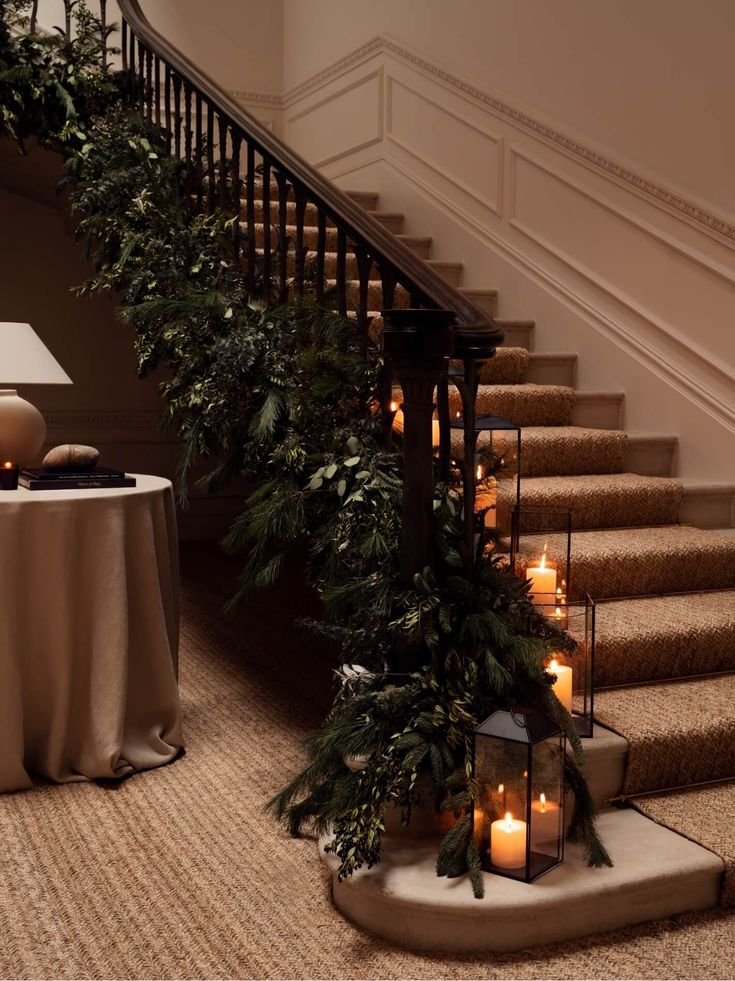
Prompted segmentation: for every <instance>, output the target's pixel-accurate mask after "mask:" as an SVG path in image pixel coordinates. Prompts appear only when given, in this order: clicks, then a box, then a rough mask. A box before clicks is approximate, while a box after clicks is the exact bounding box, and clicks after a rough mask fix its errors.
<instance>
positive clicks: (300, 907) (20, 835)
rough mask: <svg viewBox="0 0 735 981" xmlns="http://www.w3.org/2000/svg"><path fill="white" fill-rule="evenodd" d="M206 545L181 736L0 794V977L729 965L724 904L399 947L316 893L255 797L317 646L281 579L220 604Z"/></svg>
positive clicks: (289, 770) (696, 972)
mask: <svg viewBox="0 0 735 981" xmlns="http://www.w3.org/2000/svg"><path fill="white" fill-rule="evenodd" d="M209 555H210V553H205V552H204V551H203V550H201V549H196V550H192V549H190V550H189V551H188V552H187V556H188V558H187V560H186V563H185V567H184V569H185V573H186V575H185V586H186V589H185V604H184V616H183V622H182V627H183V636H182V678H181V682H182V695H183V701H184V710H185V722H186V735H187V744H188V751H187V755H186V756H185V757H184V758H183V759H181V760H179V761H177V762H175V763H173V764H172V765H170V766H168V767H164V768H162V769H160V770H155V771H151V772H149V773H144V774H140V775H138V776H135V777H133V778H131V779H130V780H128V781H126V782H124V783H122V784H121V785H120V786H119V787H117V789H114V790H113V789H104V788H102V787H100V786H95V785H90V784H70V785H66V786H62V787H57V786H44V787H38V788H36V789H35V790H31V791H27V792H25V793H19V794H11V795H6V796H4V797H3V798H1V799H0V840H1V841H2V843H3V845H2V849H1V850H0V924H1V925H2V940H1V941H0V976H1V977H3V978H299V979H301V978H330V979H331V978H335V979H336V978H361V979H362V978H365V979H368V978H375V979H377V978H384V979H393V978H396V979H397V978H401V979H403V978H406V979H408V978H421V979H430V978H457V979H460V978H468V979H471V978H488V979H490V978H493V979H494V978H499V979H500V978H514V979H515V978H518V979H521V978H550V979H551V978H555V979H576V978H651V979H655V978H682V979H684V978H697V979H699V978H702V979H703V978H718V979H720V978H722V979H725V978H731V977H732V976H733V975H732V971H733V961H732V957H731V954H730V953H729V952H730V951H731V949H732V943H733V940H734V939H735V916H733V915H732V914H730V913H727V912H724V911H712V912H710V913H706V914H692V915H688V916H685V917H681V918H677V919H676V920H668V921H664V922H661V923H654V924H647V925H643V926H639V927H634V928H630V929H627V930H624V931H621V932H618V933H615V934H609V935H605V936H599V937H592V938H588V939H585V940H581V941H576V942H566V943H563V944H558V945H554V946H550V947H545V948H542V949H536V950H531V951H525V952H519V953H516V954H506V955H498V956H487V957H483V958H481V959H477V958H459V957H442V956H438V955H422V954H416V953H408V952H404V951H400V950H397V949H395V948H392V947H389V946H387V945H385V944H383V943H381V942H380V941H377V940H375V939H373V938H371V937H369V936H367V935H366V934H363V933H361V932H360V931H358V930H356V929H354V928H353V927H352V926H351V925H350V924H349V923H348V922H346V921H345V920H344V919H343V918H342V917H341V916H340V914H339V913H337V912H336V910H335V909H334V908H333V906H332V905H331V902H330V898H329V891H328V883H327V878H326V875H325V871H324V867H323V865H322V863H321V861H320V859H319V858H318V856H317V853H316V847H315V844H314V842H313V841H312V840H310V839H303V840H293V839H289V838H288V837H287V836H286V835H285V834H284V833H283V832H282V831H281V830H280V829H279V828H277V827H275V826H274V825H273V823H272V822H271V821H270V819H269V818H268V817H267V816H266V815H264V814H263V810H262V808H263V803H264V802H265V801H266V800H267V799H268V798H269V797H270V795H271V794H273V793H274V791H276V790H277V789H278V788H279V786H280V785H282V784H283V782H284V781H285V780H286V779H287V778H288V777H289V776H290V775H291V774H293V773H294V772H295V771H296V769H297V768H298V766H299V765H300V762H301V760H302V756H301V750H300V748H299V740H300V739H301V738H302V737H304V736H305V735H306V734H307V733H308V732H309V731H310V730H312V729H313V728H314V727H315V726H316V725H318V723H319V721H320V719H321V718H322V717H323V714H324V710H325V705H326V704H327V702H328V699H329V665H330V664H331V662H332V658H331V656H327V655H326V654H324V655H321V656H320V653H319V647H318V646H316V647H315V646H314V645H311V646H307V644H306V643H305V642H304V635H303V632H299V631H298V630H295V629H294V628H293V627H292V626H291V624H290V617H291V616H292V615H293V614H294V612H296V613H298V612H302V613H303V612H304V611H298V610H296V611H294V609H293V607H294V602H293V601H294V597H297V596H298V594H297V592H296V591H295V590H294V589H288V590H284V591H283V593H281V594H277V595H275V596H273V597H269V596H264V597H262V598H259V600H258V602H257V603H254V604H253V608H252V610H249V611H246V612H245V614H244V615H241V616H240V617H239V618H238V619H236V620H233V621H228V620H226V619H225V618H224V617H223V616H222V612H221V604H222V601H223V598H224V597H225V596H226V595H227V589H228V588H229V585H228V586H225V584H224V573H223V569H224V567H225V565H226V562H225V561H224V560H222V559H221V558H218V559H217V560H216V562H215V561H211V558H210V557H209ZM187 570H188V572H187ZM232 575H233V570H231V571H230V572H229V574H228V577H227V583H228V584H230V583H231V582H232V581H233V580H232ZM464 887H465V883H462V882H458V888H464Z"/></svg>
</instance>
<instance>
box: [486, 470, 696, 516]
mask: <svg viewBox="0 0 735 981" xmlns="http://www.w3.org/2000/svg"><path fill="white" fill-rule="evenodd" d="M682 497H683V488H682V486H681V484H680V483H679V482H678V481H677V480H674V479H673V478H671V477H643V476H640V475H639V474H632V473H616V474H609V473H608V474H575V475H564V476H548V477H526V478H525V479H524V480H523V482H522V485H521V505H526V506H531V507H543V508H553V507H559V508H572V509H573V512H574V514H573V521H574V528H575V529H581V528H601V527H602V528H612V527H625V526H630V525H670V524H672V523H673V522H676V521H677V520H678V518H679V509H680V507H681V501H682ZM504 503H505V504H506V508H507V503H506V502H505V501H504V498H503V496H502V495H500V494H499V496H498V508H499V511H503V510H505V509H506V508H504ZM508 503H509V502H508ZM560 527H563V524H561V525H560Z"/></svg>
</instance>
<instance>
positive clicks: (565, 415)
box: [449, 384, 575, 426]
mask: <svg viewBox="0 0 735 981" xmlns="http://www.w3.org/2000/svg"><path fill="white" fill-rule="evenodd" d="M574 402H575V393H574V389H573V388H567V387H566V386H564V385H530V384H529V385H480V387H479V389H478V392H477V402H476V411H477V414H478V415H494V416H500V417H501V418H502V419H510V421H511V422H514V423H516V425H518V426H567V425H569V422H570V420H571V417H572V410H573V409H574ZM461 410H462V400H461V398H460V395H459V392H458V391H457V389H456V388H454V386H451V387H450V389H449V411H450V412H451V414H452V416H454V415H455V414H456V413H457V412H461Z"/></svg>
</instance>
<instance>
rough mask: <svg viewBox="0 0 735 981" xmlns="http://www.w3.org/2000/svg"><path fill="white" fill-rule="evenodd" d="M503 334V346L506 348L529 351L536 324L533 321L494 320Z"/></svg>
mask: <svg viewBox="0 0 735 981" xmlns="http://www.w3.org/2000/svg"><path fill="white" fill-rule="evenodd" d="M495 323H496V324H497V325H498V327H502V329H503V333H504V334H505V340H504V341H503V344H504V345H507V346H508V347H525V348H527V349H528V350H529V351H530V350H531V347H532V346H533V330H534V327H535V326H536V322H535V321H533V320H498V319H496V320H495Z"/></svg>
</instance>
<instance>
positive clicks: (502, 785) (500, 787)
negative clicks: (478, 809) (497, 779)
mask: <svg viewBox="0 0 735 981" xmlns="http://www.w3.org/2000/svg"><path fill="white" fill-rule="evenodd" d="M504 790H505V784H504V783H499V784H498V793H499V794H502V793H503V791H504Z"/></svg>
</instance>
